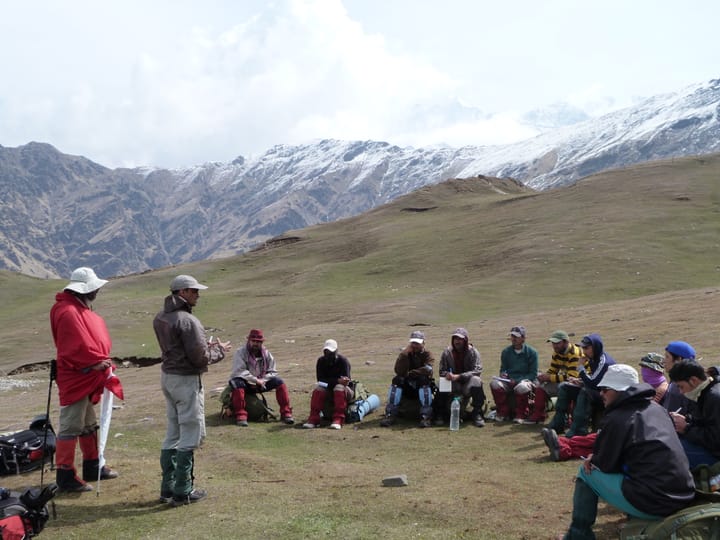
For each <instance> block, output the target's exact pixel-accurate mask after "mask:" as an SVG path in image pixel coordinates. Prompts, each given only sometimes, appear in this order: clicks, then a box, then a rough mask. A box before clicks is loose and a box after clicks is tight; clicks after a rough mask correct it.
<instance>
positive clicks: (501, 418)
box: [495, 416, 510, 422]
mask: <svg viewBox="0 0 720 540" xmlns="http://www.w3.org/2000/svg"><path fill="white" fill-rule="evenodd" d="M508 420H510V419H509V418H507V417H505V416H495V421H496V422H507V421H508Z"/></svg>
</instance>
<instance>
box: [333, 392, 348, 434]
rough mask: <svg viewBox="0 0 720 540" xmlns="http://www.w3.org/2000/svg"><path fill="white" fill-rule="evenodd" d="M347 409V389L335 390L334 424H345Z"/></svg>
mask: <svg viewBox="0 0 720 540" xmlns="http://www.w3.org/2000/svg"><path fill="white" fill-rule="evenodd" d="M345 409H347V396H346V395H345V389H344V388H343V389H342V390H334V391H333V418H332V423H333V424H339V425H341V426H342V425H343V424H344V423H345Z"/></svg>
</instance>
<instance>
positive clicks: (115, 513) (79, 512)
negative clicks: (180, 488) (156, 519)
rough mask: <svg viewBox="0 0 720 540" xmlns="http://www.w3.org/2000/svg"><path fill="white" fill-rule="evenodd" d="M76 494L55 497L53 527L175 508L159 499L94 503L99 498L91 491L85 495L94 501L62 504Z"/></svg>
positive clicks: (146, 514)
mask: <svg viewBox="0 0 720 540" xmlns="http://www.w3.org/2000/svg"><path fill="white" fill-rule="evenodd" d="M71 495H73V496H71ZM74 495H80V494H63V495H62V496H60V497H57V498H56V499H55V501H54V502H55V508H54V510H53V509H51V511H50V513H51V516H52V515H53V514H55V516H56V517H55V518H53V517H51V518H50V523H52V528H53V529H55V528H62V527H75V526H77V525H78V524H79V523H93V522H95V521H100V520H112V519H116V518H132V517H146V516H149V515H152V514H159V513H161V512H166V511H169V510H175V508H173V507H172V506H170V505H169V504H167V503H163V502H160V500H159V499H152V500H145V501H137V502H133V503H117V502H108V503H106V504H94V502H95V501H96V500H97V499H96V496H95V495H93V494H90V493H86V494H84V495H83V497H92V498H93V502H92V503H89V504H87V505H83V504H74V503H73V504H72V505H71V506H64V505H63V504H62V502H63V500H69V499H73V500H74V499H77V498H79V497H75V496H74ZM100 500H102V495H100ZM88 502H89V501H88Z"/></svg>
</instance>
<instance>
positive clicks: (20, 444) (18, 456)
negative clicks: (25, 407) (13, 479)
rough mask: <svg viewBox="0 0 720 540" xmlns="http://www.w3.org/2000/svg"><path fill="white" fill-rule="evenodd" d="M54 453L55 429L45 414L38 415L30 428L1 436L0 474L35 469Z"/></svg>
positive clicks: (18, 472)
mask: <svg viewBox="0 0 720 540" xmlns="http://www.w3.org/2000/svg"><path fill="white" fill-rule="evenodd" d="M43 447H44V448H43ZM54 455H55V431H54V430H53V428H52V426H51V425H50V422H49V421H47V420H46V416H45V415H44V414H43V415H40V416H36V417H35V418H34V419H33V420H32V422H30V428H29V429H26V430H23V431H18V432H17V433H11V434H10V435H3V436H0V476H4V475H8V474H20V473H23V472H27V471H33V470H35V469H38V468H39V467H41V466H42V464H43V463H45V462H46V461H51V460H52V458H53V456H54Z"/></svg>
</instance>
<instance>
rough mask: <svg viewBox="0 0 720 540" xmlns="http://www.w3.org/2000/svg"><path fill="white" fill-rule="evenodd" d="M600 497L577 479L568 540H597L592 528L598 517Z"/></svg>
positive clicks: (566, 537) (566, 536)
mask: <svg viewBox="0 0 720 540" xmlns="http://www.w3.org/2000/svg"><path fill="white" fill-rule="evenodd" d="M597 505H598V496H597V495H595V492H594V491H593V490H592V489H590V487H589V486H588V485H587V484H586V483H585V482H583V481H582V480H581V479H580V478H577V479H575V492H574V493H573V512H572V522H571V523H570V529H568V532H567V534H566V535H565V536H564V537H563V538H564V539H566V540H595V533H593V531H592V526H593V525H594V524H595V519H596V517H597Z"/></svg>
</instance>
